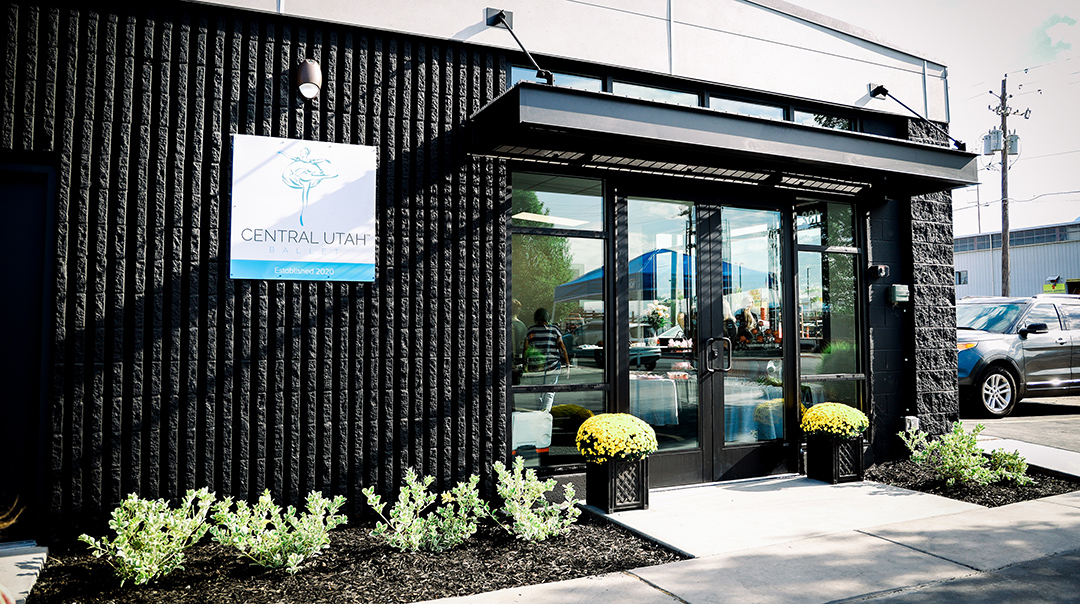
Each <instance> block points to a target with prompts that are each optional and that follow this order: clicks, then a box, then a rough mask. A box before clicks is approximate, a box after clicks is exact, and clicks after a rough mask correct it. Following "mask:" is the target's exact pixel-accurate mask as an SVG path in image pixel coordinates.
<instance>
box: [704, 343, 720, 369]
mask: <svg viewBox="0 0 1080 604" xmlns="http://www.w3.org/2000/svg"><path fill="white" fill-rule="evenodd" d="M715 343H716V338H709V339H708V340H705V346H704V347H703V348H702V352H703V353H704V354H705V359H704V362H703V363H702V365H704V366H705V371H706V372H708V373H715V372H716V368H715V367H713V364H712V362H713V360H714V359H715V358H716V357H718V356H719V354H718V353H717V352H716V348H714V347H713V344H715Z"/></svg>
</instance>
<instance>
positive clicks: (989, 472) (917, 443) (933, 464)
mask: <svg viewBox="0 0 1080 604" xmlns="http://www.w3.org/2000/svg"><path fill="white" fill-rule="evenodd" d="M985 429H986V426H984V425H982V424H977V425H976V426H975V428H974V429H973V430H972V431H971V432H964V424H963V423H962V422H956V423H954V424H953V427H952V431H951V432H948V433H945V434H942V435H941V436H940V437H938V438H937V439H935V440H930V439H928V438H927V437H926V433H925V432H919V431H908V432H901V433H900V439H901V440H903V441H904V444H905V445H907V448H908V449H910V450H911V460H912V461H914V462H915V463H917V464H919V465H921V466H925V467H928V468H930V469H931V471H933V472H934V476H935V477H936V478H937V479H938V480H944V481H945V484H946V485H948V486H950V487H951V486H953V485H955V484H956V483H958V482H959V483H961V484H965V483H974V484H979V485H984V484H990V483H992V482H1000V481H1003V480H1011V481H1013V482H1016V483H1017V484H1030V483H1031V482H1032V481H1031V478H1030V477H1028V476H1027V475H1026V474H1025V472H1026V471H1027V461H1026V460H1024V458H1023V456H1021V455H1020V452H1019V451H1014V452H1012V453H1006V452H1005V451H1004V450H1002V449H998V450H996V451H994V452H993V453H991V454H990V457H989V458H987V457H986V456H985V455H983V452H982V449H980V448H979V447H978V445H977V442H978V436H979V434H980V433H982V431H983V430H985Z"/></svg>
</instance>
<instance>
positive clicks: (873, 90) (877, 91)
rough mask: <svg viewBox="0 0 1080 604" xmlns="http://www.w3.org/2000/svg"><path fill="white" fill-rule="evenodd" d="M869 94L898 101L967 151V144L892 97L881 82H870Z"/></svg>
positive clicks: (959, 147) (962, 149) (960, 148)
mask: <svg viewBox="0 0 1080 604" xmlns="http://www.w3.org/2000/svg"><path fill="white" fill-rule="evenodd" d="M870 96H872V97H874V98H875V99H884V98H885V97H891V98H892V100H894V101H896V102H897V103H900V106H901V107H903V108H904V109H907V110H908V111H910V112H911V114H912V115H914V116H915V117H917V118H919V119H920V120H922V121H923V122H924V123H926V124H929V125H930V127H931V128H933V129H934V130H937V131H938V132H939V133H941V134H943V135H945V138H947V139H949V140H951V141H952V142H953V143H955V144H956V148H957V149H959V150H960V151H967V145H966V144H964V143H963V142H962V141H958V140H956V139H955V138H953V137H951V136H949V133H948V132H945V131H944V130H942V129H941V128H940V127H939V126H938V125H937V124H935V123H934V122H931V121H930V120H928V119H926V118H925V117H923V116H921V115H919V114H918V113H917V112H916V111H915V110H914V109H912V108H911V107H908V106H907V105H905V104H904V102H903V101H901V100H900V99H898V98H896V97H894V96H893V95H891V94H889V89H888V88H886V87H884V86H882V85H881V84H870Z"/></svg>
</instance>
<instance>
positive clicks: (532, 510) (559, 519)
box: [495, 457, 581, 541]
mask: <svg viewBox="0 0 1080 604" xmlns="http://www.w3.org/2000/svg"><path fill="white" fill-rule="evenodd" d="M495 473H496V474H497V475H498V477H499V482H498V485H496V490H497V491H498V493H499V497H502V499H503V502H504V503H503V507H502V508H501V509H500V510H499V514H500V515H505V516H507V517H508V518H509V519H510V524H509V526H507V525H504V524H502V523H501V522H499V524H500V526H502V527H503V528H504V529H505V530H506V531H508V532H509V533H510V534H512V535H515V536H516V537H518V538H519V539H524V540H526V541H544V540H545V539H547V538H548V537H553V536H556V535H565V534H566V533H567V532H569V531H570V526H571V525H573V524H574V521H575V520H577V517H578V516H579V515H580V514H581V510H580V509H578V507H577V503H578V501H577V499H575V498H574V487H573V485H570V484H565V485H563V502H562V503H560V504H553V503H549V502H548V500H547V498H546V497H544V495H545V494H546V493H548V492H549V491H551V490H552V489H553V488H555V479H554V478H551V479H548V480H545V481H543V482H541V481H540V480H538V479H537V478H536V472H534V471H533V470H525V460H524V459H522V458H521V457H518V458H517V459H515V460H514V467H513V469H511V470H507V469H506V467H505V466H504V465H503V464H502V462H498V461H497V462H495ZM496 521H497V522H498V518H496Z"/></svg>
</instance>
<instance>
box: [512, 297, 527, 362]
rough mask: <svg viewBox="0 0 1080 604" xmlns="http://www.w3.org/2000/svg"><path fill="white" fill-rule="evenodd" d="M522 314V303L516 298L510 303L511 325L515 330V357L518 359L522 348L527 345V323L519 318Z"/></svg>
mask: <svg viewBox="0 0 1080 604" xmlns="http://www.w3.org/2000/svg"><path fill="white" fill-rule="evenodd" d="M520 312H521V302H519V301H518V299H517V298H514V300H513V301H512V302H510V317H511V319H510V325H511V327H512V328H513V330H514V348H513V350H514V356H515V357H517V356H518V355H519V354H521V351H522V346H523V345H524V343H525V332H526V330H527V328H526V327H525V322H524V321H522V320H521V319H519V318H518V314H519V313H520Z"/></svg>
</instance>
